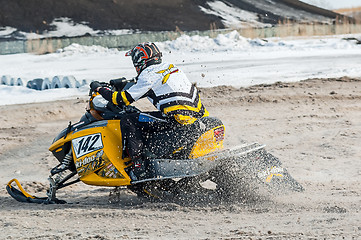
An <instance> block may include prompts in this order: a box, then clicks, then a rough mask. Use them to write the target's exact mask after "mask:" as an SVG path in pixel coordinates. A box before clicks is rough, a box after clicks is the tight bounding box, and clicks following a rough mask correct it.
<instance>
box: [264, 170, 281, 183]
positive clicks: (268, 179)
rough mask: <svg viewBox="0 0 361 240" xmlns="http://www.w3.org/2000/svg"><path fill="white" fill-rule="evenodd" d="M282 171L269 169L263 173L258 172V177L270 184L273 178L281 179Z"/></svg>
mask: <svg viewBox="0 0 361 240" xmlns="http://www.w3.org/2000/svg"><path fill="white" fill-rule="evenodd" d="M283 172H284V169H283V168H281V167H271V168H269V169H267V170H265V171H262V172H259V173H258V177H259V178H260V179H262V180H265V181H266V182H268V183H269V182H271V180H272V178H273V176H277V177H283V174H282V173H283Z"/></svg>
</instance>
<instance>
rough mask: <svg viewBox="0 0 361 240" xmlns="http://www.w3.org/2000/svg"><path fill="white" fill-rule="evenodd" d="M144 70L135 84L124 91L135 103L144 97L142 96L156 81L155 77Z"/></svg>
mask: <svg viewBox="0 0 361 240" xmlns="http://www.w3.org/2000/svg"><path fill="white" fill-rule="evenodd" d="M146 70H147V69H145V70H144V71H143V72H142V73H141V74H140V75H139V77H138V81H137V83H136V84H135V85H133V86H131V87H130V88H129V89H128V90H126V91H127V92H128V93H129V94H130V96H131V97H132V98H133V99H134V101H137V100H138V99H140V98H141V97H142V96H144V94H146V93H147V92H148V91H149V90H150V89H152V87H153V86H154V83H155V82H156V81H157V76H156V75H155V74H152V72H150V71H146Z"/></svg>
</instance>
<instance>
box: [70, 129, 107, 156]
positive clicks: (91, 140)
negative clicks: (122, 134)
mask: <svg viewBox="0 0 361 240" xmlns="http://www.w3.org/2000/svg"><path fill="white" fill-rule="evenodd" d="M72 143H73V148H74V153H75V156H76V158H80V157H82V156H84V155H86V154H88V153H91V152H94V151H96V150H99V149H101V148H103V142H102V136H101V134H100V133H96V134H91V135H87V136H83V137H79V138H75V139H73V140H72Z"/></svg>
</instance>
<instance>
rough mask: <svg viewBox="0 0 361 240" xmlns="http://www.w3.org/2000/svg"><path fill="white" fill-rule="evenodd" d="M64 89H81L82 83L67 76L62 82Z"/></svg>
mask: <svg viewBox="0 0 361 240" xmlns="http://www.w3.org/2000/svg"><path fill="white" fill-rule="evenodd" d="M61 85H62V87H64V88H80V83H79V82H78V81H77V80H76V79H75V77H73V76H66V77H64V78H63V80H62V81H61Z"/></svg>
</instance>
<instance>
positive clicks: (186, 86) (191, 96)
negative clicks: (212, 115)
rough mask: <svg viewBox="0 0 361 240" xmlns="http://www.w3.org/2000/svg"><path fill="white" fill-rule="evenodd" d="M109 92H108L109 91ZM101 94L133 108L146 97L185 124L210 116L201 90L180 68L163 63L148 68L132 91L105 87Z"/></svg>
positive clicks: (141, 74)
mask: <svg viewBox="0 0 361 240" xmlns="http://www.w3.org/2000/svg"><path fill="white" fill-rule="evenodd" d="M106 91H108V92H106ZM99 93H100V94H101V95H102V96H103V97H104V98H105V99H106V100H108V101H112V102H113V103H114V104H116V105H122V104H125V105H129V104H131V103H132V102H134V101H137V100H138V99H140V98H142V97H148V99H149V100H150V102H151V103H152V104H153V105H154V106H155V107H156V108H157V109H159V110H160V111H161V112H162V113H163V114H165V115H167V116H173V117H174V118H175V120H176V121H177V122H179V123H181V124H184V125H186V124H192V123H194V122H195V121H196V120H197V119H198V118H201V117H205V116H208V115H209V113H208V111H207V110H206V109H205V107H204V106H203V104H202V103H201V99H200V96H199V93H198V90H197V88H196V87H195V85H194V84H192V83H191V82H190V81H189V80H188V78H187V76H186V75H185V74H184V72H183V71H181V70H180V69H179V68H178V67H177V66H175V65H173V64H169V63H160V64H155V65H151V66H149V67H147V68H146V69H144V70H143V71H142V72H141V73H140V75H139V76H138V81H137V83H136V84H135V85H133V86H131V87H130V88H129V89H127V90H125V91H121V92H117V91H114V92H110V91H109V90H107V89H106V88H101V89H100V90H99Z"/></svg>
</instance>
